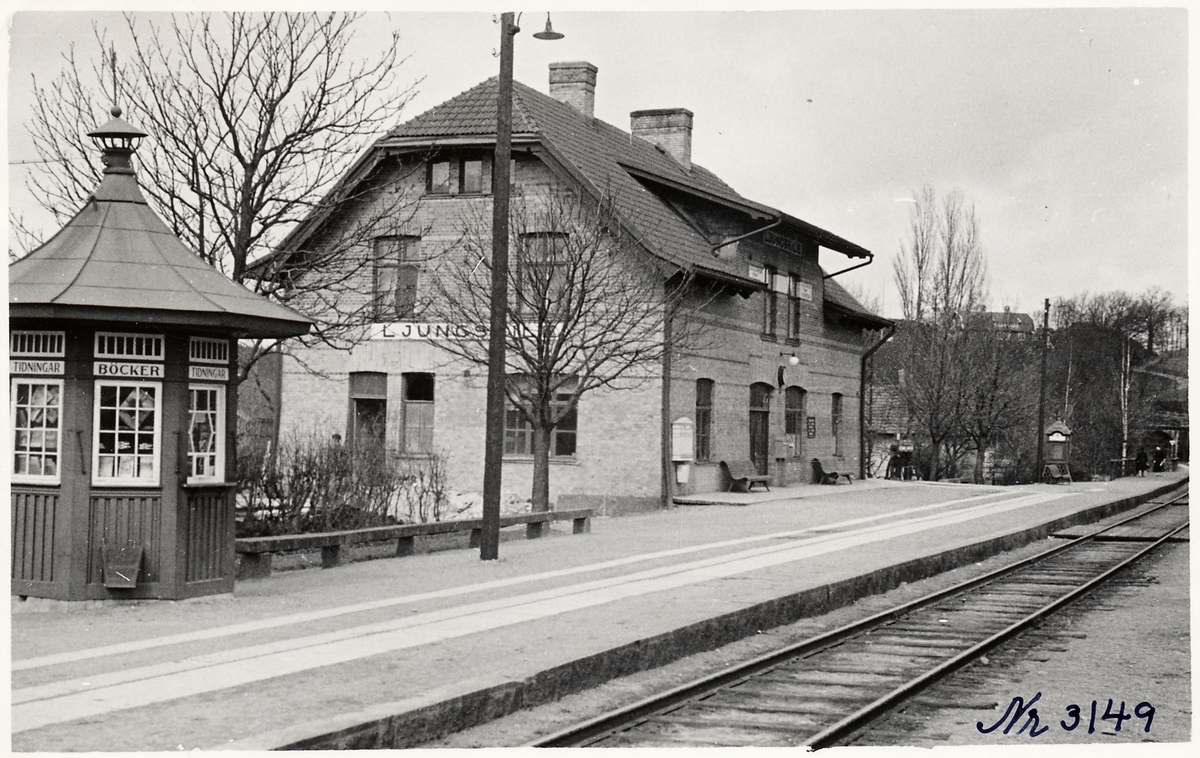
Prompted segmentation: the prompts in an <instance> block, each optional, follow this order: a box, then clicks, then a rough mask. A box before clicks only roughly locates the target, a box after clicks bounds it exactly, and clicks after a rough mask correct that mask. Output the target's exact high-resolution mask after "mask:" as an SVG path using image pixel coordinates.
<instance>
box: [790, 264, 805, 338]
mask: <svg viewBox="0 0 1200 758" xmlns="http://www.w3.org/2000/svg"><path fill="white" fill-rule="evenodd" d="M803 288H804V282H803V281H801V280H800V277H799V276H796V275H795V274H790V275H789V276H788V308H787V324H788V329H787V333H788V334H787V336H788V339H789V340H791V341H793V342H795V341H798V340H799V339H800V313H801V310H800V303H801V302H802V300H801V297H800V294H801V290H802V289H803Z"/></svg>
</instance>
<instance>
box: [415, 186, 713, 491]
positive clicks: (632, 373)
mask: <svg viewBox="0 0 1200 758" xmlns="http://www.w3.org/2000/svg"><path fill="white" fill-rule="evenodd" d="M464 229H465V232H464V234H463V237H462V238H461V240H460V242H459V243H458V244H457V245H455V246H454V248H453V249H451V250H449V251H447V252H446V253H445V254H444V255H443V256H442V257H441V260H440V261H439V263H438V265H437V267H436V269H435V271H434V272H433V275H432V279H433V281H434V282H435V284H434V294H435V297H433V298H432V300H431V303H430V305H429V307H428V310H427V314H428V315H429V316H430V317H432V318H435V319H437V320H440V321H445V322H449V323H455V324H464V323H465V324H487V323H488V320H489V319H488V316H489V313H490V308H491V224H490V219H485V218H484V217H483V216H482V215H479V216H477V217H473V218H467V219H465V220H464ZM510 233H511V234H512V242H511V246H512V249H513V251H514V255H513V257H512V262H511V264H510V267H509V272H508V288H509V303H508V305H509V314H508V335H507V341H506V373H507V374H508V381H507V386H506V394H507V397H508V400H509V402H510V403H511V404H512V406H513V408H514V409H515V411H514V412H515V413H518V414H519V415H520V417H521V418H523V419H524V420H525V422H526V423H528V425H529V427H530V436H531V440H530V442H531V443H532V444H531V447H532V450H530V451H528V452H531V453H532V454H533V461H534V469H533V491H532V502H533V509H534V510H548V509H549V505H550V504H549V482H550V466H549V462H550V455H551V453H552V452H555V451H554V450H552V446H554V445H558V446H559V449H558V450H557V452H558V453H559V454H573V453H574V438H573V436H568V437H563V436H562V435H560V436H559V437H558V438H557V439H556V437H555V430H556V429H557V428H559V427H560V425H562V424H563V422H564V421H565V420H567V419H570V418H571V417H573V415H574V414H575V412H576V408H577V407H578V404H579V399H580V398H581V397H582V396H583V395H584V394H586V393H588V392H591V391H594V390H597V389H600V388H608V389H623V388H631V387H636V386H638V385H639V384H643V383H645V382H647V381H650V380H652V379H655V378H657V377H658V375H659V374H658V372H659V371H661V364H662V361H663V358H664V356H665V355H666V354H667V352H668V351H671V350H674V349H679V348H681V347H683V346H685V345H692V344H693V343H694V337H695V330H694V329H693V328H690V327H689V326H688V323H687V322H688V319H686V318H681V316H686V313H685V310H684V308H685V306H684V303H685V301H686V300H687V298H688V295H689V287H688V282H687V280H686V279H684V280H682V281H680V280H678V279H675V278H672V274H673V273H675V272H673V271H672V270H671V269H670V268H668V267H666V266H665V265H664V264H663V263H662V262H661V261H660V260H659V259H657V258H655V257H653V256H651V255H650V254H649V253H648V252H647V251H646V250H645V248H644V247H643V246H642V245H641V244H640V242H639V240H638V239H637V238H635V237H633V236H632V235H631V234H630V233H629V232H628V231H627V230H626V229H625V228H624V227H623V226H622V225H621V224H620V223H619V220H618V218H617V216H616V214H615V213H614V211H613V208H612V205H611V203H610V202H609V200H608V199H607V198H605V199H602V200H600V201H595V200H593V199H591V198H589V197H580V196H579V195H578V194H577V193H576V192H575V191H572V190H569V189H563V188H555V189H552V190H550V191H549V192H547V193H545V194H541V195H539V196H537V197H523V196H517V197H515V198H514V199H513V203H512V220H511V223H510ZM690 307H691V306H689V310H690ZM467 331H470V330H467ZM485 332H486V330H479V331H471V332H470V334H469V335H468V336H466V337H465V338H463V339H460V340H456V341H450V342H446V343H443V347H444V348H445V349H446V350H448V351H449V352H451V353H452V354H454V355H457V356H459V357H461V358H464V359H466V360H468V361H471V362H473V363H476V364H478V365H481V366H483V365H487V360H488V338H487V334H486V333H485Z"/></svg>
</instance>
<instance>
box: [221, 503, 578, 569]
mask: <svg viewBox="0 0 1200 758" xmlns="http://www.w3.org/2000/svg"><path fill="white" fill-rule="evenodd" d="M592 513H593V511H592V509H591V508H580V509H576V510H568V511H542V512H539V513H519V514H516V515H513V516H501V517H500V527H501V528H503V527H506V526H516V525H518V524H525V537H526V538H527V539H535V538H537V537H541V536H542V528H543V527H544V526H545V525H546V524H548V523H550V522H552V521H571V522H572V532H573V533H574V534H586V533H587V532H590V531H591V530H592V521H591V519H592ZM467 531H469V532H470V533H471V536H470V538H469V543H468V544H469V545H470V546H471V547H479V540H480V536H481V535H482V533H483V519H467V520H461V521H433V522H429V523H426V524H399V525H396V526H375V527H369V528H366V529H346V530H343V531H337V532H316V533H313V534H284V535H280V536H276V537H244V538H242V539H238V540H234V550H235V551H236V552H237V553H238V554H239V555H240V556H241V558H242V561H241V569H240V571H239V572H238V578H239V579H262V578H265V577H269V576H270V575H271V555H272V554H273V553H285V552H290V551H295V550H316V549H317V548H320V549H321V568H333V567H334V566H338V565H341V563H342V546H343V545H359V544H363V543H367V542H385V541H389V540H396V555H397V556H405V555H412V553H413V548H414V542H415V540H416V538H417V537H422V536H429V535H434V534H453V533H456V532H467Z"/></svg>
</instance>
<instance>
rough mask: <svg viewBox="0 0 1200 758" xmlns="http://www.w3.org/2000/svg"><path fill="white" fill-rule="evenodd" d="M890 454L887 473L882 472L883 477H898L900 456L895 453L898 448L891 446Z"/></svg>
mask: <svg viewBox="0 0 1200 758" xmlns="http://www.w3.org/2000/svg"><path fill="white" fill-rule="evenodd" d="M890 452H891V455H890V456H889V457H888V464H887V473H886V474H884V477H883V478H884V479H899V478H900V456H899V455H898V454H897V453H898V452H899V448H898V447H896V446H895V445H892V447H891V450H890Z"/></svg>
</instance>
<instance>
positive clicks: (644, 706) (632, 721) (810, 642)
mask: <svg viewBox="0 0 1200 758" xmlns="http://www.w3.org/2000/svg"><path fill="white" fill-rule="evenodd" d="M1187 496H1188V492H1187V491H1186V490H1185V491H1184V492H1183V493H1182V494H1180V495H1178V496H1176V497H1174V498H1173V499H1171V500H1168V501H1166V502H1164V503H1160V504H1158V505H1156V506H1155V507H1153V508H1150V509H1147V510H1145V511H1142V512H1140V513H1137V514H1134V515H1131V516H1129V517H1128V518H1124V519H1121V520H1120V521H1117V522H1116V523H1113V524H1110V525H1109V526H1106V527H1104V528H1103V529H1100V530H1097V531H1095V532H1093V533H1091V534H1086V535H1083V536H1081V537H1077V538H1075V539H1073V540H1070V541H1068V542H1065V543H1063V544H1062V545H1057V546H1055V547H1052V548H1050V549H1049V550H1044V551H1042V552H1041V553H1038V554H1036V555H1033V556H1029V557H1027V558H1023V559H1021V560H1019V561H1016V562H1014V563H1011V564H1009V565H1007V566H1003V567H1001V568H999V569H996V570H995V571H991V572H989V573H987V574H983V575H981V576H978V577H975V578H973V579H968V580H966V581H963V582H960V583H958V584H956V585H954V586H952V587H948V588H946V589H943V590H938V591H937V592H933V593H930V594H929V595H925V596H924V597H920V598H917V599H916V600H911V601H909V602H907V603H904V604H902V605H899V606H896V607H895V608H891V609H889V610H886V611H881V612H879V613H876V614H874V615H871V616H868V617H866V618H864V619H861V620H859V621H854V622H851V623H849V624H845V625H843V626H840V627H838V628H836V629H831V630H830V631H828V632H824V633H822V634H819V635H817V636H815V637H810V638H809V639H806V640H802V641H800V642H797V643H794V644H792V645H788V646H787V647H784V648H781V649H779V650H775V651H772V652H770V653H765V654H763V655H761V656H758V657H757V658H753V659H751V660H749V661H746V662H744V663H740V664H737V665H734V666H731V667H729V668H726V669H723V670H721V671H718V672H716V673H714V674H710V675H709V676H706V677H703V678H701V679H697V680H695V681H692V682H688V683H686V684H682V685H679V686H677V687H674V688H672V689H670V690H667V691H666V692H663V693H660V694H657V695H652V696H650V697H647V698H643V699H642V700H639V701H637V702H635V703H631V704H630V705H627V706H624V707H622V708H619V709H616V710H613V711H610V712H608V713H604V714H601V715H599V716H596V717H594V718H591V719H588V720H586V721H582V722H580V723H578V724H574V725H572V726H569V727H567V728H565V729H561V730H559V731H557V732H554V733H552V734H549V735H546V736H544V737H540V738H538V739H535V740H532V741H530V742H528V743H526V744H524V745H522V747H584V746H586V745H588V744H591V743H594V742H597V741H599V740H601V739H603V738H604V737H606V736H608V735H609V734H611V733H613V732H616V731H619V730H623V729H627V728H630V727H632V726H636V725H637V723H639V722H641V721H644V720H646V719H648V718H649V717H651V716H653V715H654V714H656V713H661V712H663V711H667V710H671V709H674V708H676V707H677V706H680V705H682V704H684V703H687V702H688V701H691V700H695V699H697V698H700V697H703V696H705V695H708V694H710V693H712V692H715V691H717V690H720V689H723V688H726V687H729V686H731V685H734V684H737V683H740V682H742V681H745V680H747V679H750V678H751V677H753V676H755V675H757V674H759V673H761V672H763V671H766V670H769V669H771V668H774V667H776V666H779V665H781V664H783V663H785V662H787V661H788V660H792V659H795V658H801V657H809V656H812V655H815V654H817V653H819V652H821V651H823V650H825V649H828V648H831V647H834V646H835V645H838V644H840V643H842V642H844V641H845V640H846V639H849V638H851V637H855V636H857V635H859V634H861V633H862V632H865V631H867V630H869V629H873V628H875V627H877V626H879V625H880V624H882V623H884V622H886V621H891V620H893V619H896V618H899V617H902V616H905V615H907V614H909V613H912V612H913V611H916V610H920V609H921V608H924V607H926V606H929V605H932V604H934V603H937V602H940V601H942V600H946V599H948V598H951V597H954V596H956V595H960V594H963V593H966V592H969V591H970V590H973V589H975V588H976V587H979V586H981V585H984V584H987V583H989V582H992V581H995V580H997V579H1001V578H1003V577H1005V576H1007V575H1009V574H1012V573H1014V572H1017V571H1020V570H1022V569H1024V568H1027V567H1028V566H1030V565H1033V564H1035V563H1039V562H1041V561H1044V560H1046V559H1048V558H1052V557H1054V556H1055V555H1058V554H1059V553H1062V552H1064V551H1067V550H1070V549H1073V548H1075V547H1078V546H1080V545H1082V544H1084V543H1086V542H1091V541H1093V540H1095V539H1096V538H1097V537H1098V536H1100V535H1101V534H1103V533H1105V532H1107V531H1109V530H1111V529H1115V528H1117V527H1120V526H1124V525H1125V524H1127V523H1128V522H1130V521H1136V520H1137V519H1140V518H1143V517H1145V516H1147V515H1149V514H1151V513H1155V512H1157V511H1159V510H1162V509H1163V508H1166V507H1168V506H1170V505H1173V504H1174V503H1176V502H1178V501H1179V500H1182V499H1183V498H1185V497H1187ZM1181 528H1182V527H1181ZM1176 531H1178V530H1176ZM1174 533H1175V532H1172V534H1174ZM1164 539H1165V538H1164ZM1156 544H1157V543H1156Z"/></svg>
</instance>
